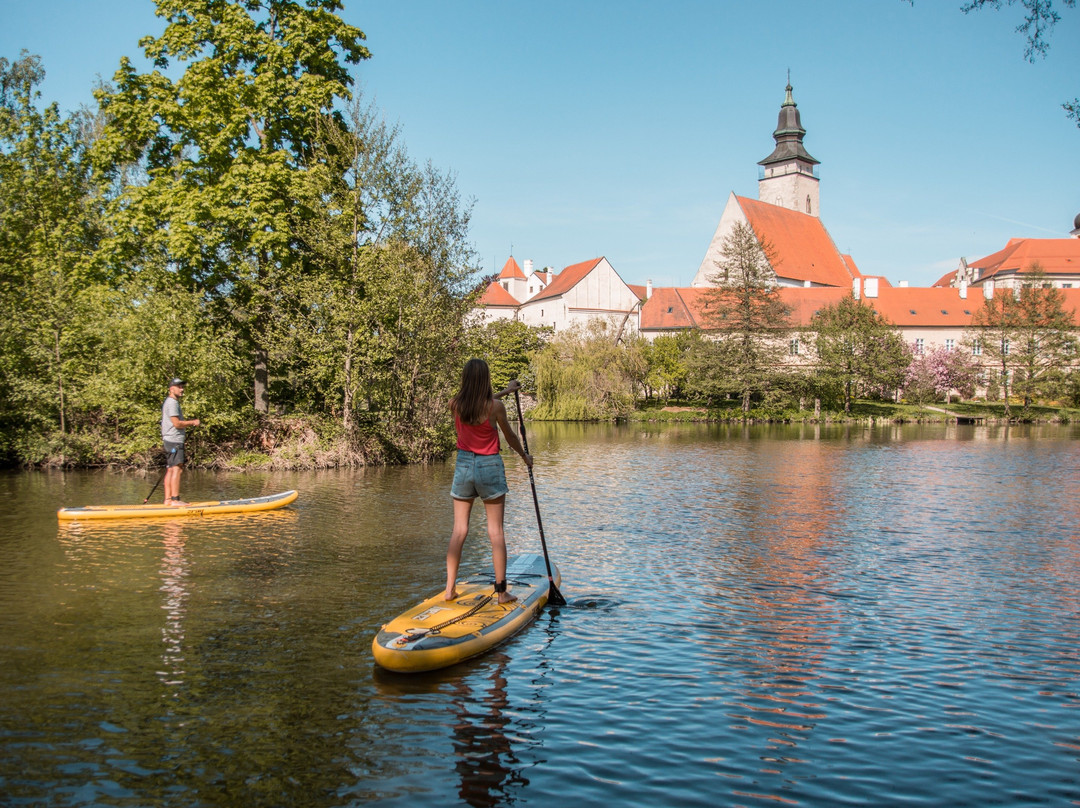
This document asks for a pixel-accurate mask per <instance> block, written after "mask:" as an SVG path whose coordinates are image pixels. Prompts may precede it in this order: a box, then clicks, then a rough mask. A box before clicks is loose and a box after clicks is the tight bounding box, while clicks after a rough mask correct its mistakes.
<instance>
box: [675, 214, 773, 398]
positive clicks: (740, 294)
mask: <svg viewBox="0 0 1080 808" xmlns="http://www.w3.org/2000/svg"><path fill="white" fill-rule="evenodd" d="M775 264H776V257H775V254H774V251H773V249H772V246H771V245H770V244H769V243H768V242H761V241H759V240H758V237H757V235H756V234H755V233H754V231H753V229H752V228H751V227H750V226H749V225H748V224H746V223H744V222H738V223H737V224H735V226H734V227H733V228H732V229H731V232H729V233H728V234H727V236H725V237H724V241H723V243H722V244H721V247H720V258H719V259H718V260H717V262H716V268H717V271H716V273H715V274H714V275H713V276H712V278H711V279H710V280H712V282H713V283H715V284H716V286H715V287H713V288H712V289H710V290H709V292H708V293H707V299H706V302H705V313H704V316H703V321H704V322H703V325H704V327H705V328H706V329H707V330H708V331H709V337H710V340H709V342H711V344H708V345H706V344H705V343H704V342H703V343H701V344H700V345H698V346H697V347H696V350H695V351H694V353H693V355H692V357H691V358H690V360H689V361H690V367H691V368H692V369H693V377H694V386H695V388H696V389H697V390H698V391H700V392H701V393H703V394H705V395H707V396H709V397H712V398H716V397H718V396H720V395H723V394H725V393H734V394H736V395H738V396H739V397H740V398H741V400H742V408H743V412H749V410H750V399H751V396H753V395H755V394H756V395H759V396H760V395H766V394H768V391H769V390H770V388H772V387H773V386H774V385H775V383H776V368H777V367H778V366H779V365H780V359H781V357H782V355H783V352H784V350H785V337H786V335H787V333H788V332H789V331H790V327H789V325H788V315H789V314H790V312H789V310H788V308H787V306H786V305H785V304H784V303H783V301H782V300H781V299H780V293H779V290H778V288H777V286H776V272H775V269H774V265H775Z"/></svg>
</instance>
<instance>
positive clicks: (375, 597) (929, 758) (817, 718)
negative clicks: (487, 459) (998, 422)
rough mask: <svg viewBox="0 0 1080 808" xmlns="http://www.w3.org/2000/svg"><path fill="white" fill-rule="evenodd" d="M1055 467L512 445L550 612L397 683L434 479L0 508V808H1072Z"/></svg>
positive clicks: (230, 482) (482, 558)
mask: <svg viewBox="0 0 1080 808" xmlns="http://www.w3.org/2000/svg"><path fill="white" fill-rule="evenodd" d="M1077 437H1080V428H1074V427H1069V428H1063V429H1061V430H1059V431H1058V433H1056V435H1055V434H1054V433H1053V432H1052V431H1049V430H1043V429H1026V428H1024V429H1012V430H1010V431H1009V433H1008V435H1007V436H1006V435H1005V432H1004V430H1001V431H1000V432H998V433H996V432H994V431H993V430H991V429H989V428H980V427H974V428H972V427H955V428H952V427H950V428H945V427H941V428H937V429H926V428H922V427H908V426H903V427H899V426H895V425H891V426H887V427H872V428H867V427H843V428H840V427H831V426H828V425H805V426H804V425H799V426H797V427H792V428H790V429H783V428H779V429H778V428H758V427H751V428H744V427H742V426H737V427H727V426H723V427H718V426H715V425H694V426H690V427H687V428H682V427H680V428H668V427H664V426H659V425H658V426H652V425H645V426H634V427H625V428H620V427H613V426H598V427H595V428H593V427H589V426H583V425H573V426H567V428H566V429H563V428H562V426H560V425H537V426H536V427H535V428H534V431H533V434H532V435H530V438H531V440H530V446H531V448H534V451H535V453H536V457H537V465H538V468H537V472H536V477H537V483H538V486H539V487H540V501H541V504H542V507H543V508H544V514H543V516H544V527H545V532H546V534H547V537H548V543H549V547H550V548H551V549H552V552H553V555H552V558H553V560H554V561H556V563H558V565H559V567H560V569H561V571H562V573H563V584H562V586H561V587H560V588H561V589H562V590H563V591H564V593H565V594H566V595H567V597H568V599H569V601H570V607H568V608H564V609H561V610H558V611H557V612H556V611H546V612H545V613H544V614H543V615H542V616H541V618H540V619H539V620H538V621H537V622H536V623H534V625H533V626H531V627H530V628H529V629H528V630H526V631H524V632H522V633H521V634H519V635H518V636H517V637H516V638H514V639H513V640H512V641H510V642H509V643H507V644H506V645H504V646H502V647H501V648H500V649H499V650H498V651H497V652H495V653H492V654H489V655H485V656H482V657H479V658H477V659H475V660H472V661H470V662H468V663H466V664H463V665H459V666H456V667H454V668H450V669H447V670H445V671H441V672H437V673H435V674H430V675H421V676H417V677H400V676H391V677H390V678H387V677H386V676H385V675H382V674H381V673H380V672H379V671H378V670H377V669H374V670H373V667H372V665H373V663H372V660H371V657H370V651H369V649H370V642H371V637H372V635H373V633H374V632H375V631H376V630H377V628H378V626H379V625H380V624H381V623H382V622H385V621H386V620H387V619H388V618H389V617H390V616H392V615H393V614H396V613H398V612H400V611H401V610H402V609H404V608H406V607H407V606H408V605H409V604H410V603H412V602H415V601H416V600H418V599H419V598H421V597H424V596H426V595H428V594H430V592H431V591H434V587H437V586H438V585H439V581H440V580H441V579H440V576H441V574H442V572H441V569H442V559H443V557H444V553H445V542H446V539H445V536H446V534H447V531H448V530H449V521H450V520H449V519H448V508H447V507H446V489H447V487H448V485H449V475H450V472H451V470H452V466H449V465H441V464H437V465H435V466H431V467H424V468H408V469H385V470H378V471H376V470H367V471H363V472H360V471H356V470H349V471H342V472H319V473H312V474H284V473H282V474H278V473H267V474H264V475H232V476H230V475H206V476H205V477H200V476H199V475H198V474H194V475H193V479H192V480H191V481H189V483H190V484H191V485H192V486H193V490H204V491H208V490H211V489H213V490H214V493H215V494H217V495H219V496H222V497H227V498H232V497H236V496H244V495H255V494H258V493H264V492H266V491H269V490H283V489H287V488H298V489H300V490H301V491H302V492H303V493H302V496H301V499H300V500H298V503H297V506H296V507H295V508H291V509H289V512H275V513H272V514H263V515H259V516H244V515H237V516H236V517H227V516H222V517H217V518H215V519H203V520H184V521H176V522H157V523H143V524H135V523H128V524H113V525H106V524H94V525H89V524H88V525H73V526H71V527H66V526H65V527H58V526H57V524H56V520H55V507H56V505H57V504H58V503H57V500H59V499H64V500H69V501H82V502H86V501H122V500H124V499H125V498H129V499H130V498H132V497H136V496H137V498H138V499H140V500H141V498H142V497H143V496H144V495H145V493H146V489H147V488H148V484H147V483H146V481H144V480H140V479H130V478H128V477H125V476H124V475H112V476H110V475H107V474H103V473H97V472H95V473H88V474H82V473H78V474H67V475H59V474H43V475H25V476H9V477H3V476H0V501H4V502H9V503H18V504H19V505H20V507H19V508H18V509H15V508H11V509H8V510H7V511H3V512H0V528H2V529H0V743H3V744H4V748H5V750H6V751H7V754H6V755H3V756H0V789H2V790H3V792H4V798H5V799H6V800H7V801H9V802H12V803H14V804H20V803H21V804H25V805H37V804H41V805H47V804H65V805H73V806H90V805H110V806H120V805H163V806H183V807H184V808H192V807H193V806H197V807H198V808H201V807H202V806H212V805H220V804H225V803H226V802H229V803H230V804H231V803H235V804H244V805H245V806H260V805H267V806H292V805H298V806H305V808H321V807H322V806H335V807H337V806H360V805H364V804H368V803H377V804H379V805H380V806H381V807H384V806H397V805H400V806H415V805H418V804H419V805H428V804H430V805H459V804H465V805H473V806H481V805H482V806H492V805H511V804H512V805H519V806H539V805H548V804H550V803H551V802H552V801H553V800H559V801H563V802H566V803H567V804H575V805H607V804H612V805H615V804H617V805H631V806H638V805H641V806H645V805H676V804H677V805H680V806H702V808H711V806H712V805H716V804H741V805H760V804H776V803H780V804H792V803H797V804H800V805H833V804H863V805H873V804H883V803H889V802H890V801H892V802H903V803H905V804H910V805H915V806H940V805H960V804H971V805H974V804H991V803H1001V802H1009V801H1012V802H1013V803H1015V804H1021V803H1023V804H1036V803H1038V804H1070V802H1076V801H1080V789H1078V788H1077V785H1076V779H1075V774H1076V771H1077V768H1076V767H1077V762H1078V753H1077V750H1080V700H1078V699H1077V693H1078V692H1080V662H1078V660H1077V654H1076V648H1077V644H1078V642H1080V632H1078V628H1077V627H1078V626H1080V600H1078V595H1077V592H1078V589H1077V587H1076V585H1075V583H1076V581H1077V580H1080V549H1078V541H1080V507H1078V506H1077V498H1076V496H1075V491H1076V490H1078V489H1080V469H1078V467H1080V462H1078V457H1080V452H1078V449H1077V447H1078V444H1077V442H1076V438H1077ZM521 473H522V469H521V468H511V469H508V474H509V475H511V476H514V475H518V477H517V478H516V479H514V480H512V481H511V488H512V490H514V491H519V492H520V491H522V490H524V491H527V486H528V481H527V479H525V478H522V477H521V476H520V475H521ZM20 481H23V482H20ZM127 489H132V490H130V491H129V490H127ZM134 489H138V490H134ZM218 489H220V490H218ZM28 514H29V515H28ZM35 514H36V515H35ZM39 517H40V518H39ZM507 523H508V538H509V539H510V541H511V542H512V543H513V545H514V551H515V552H531V551H537V550H538V549H539V548H538V537H537V535H536V529H535V515H534V514H533V513H532V502H531V500H530V498H529V497H528V496H527V494H526V495H525V496H515V497H511V498H510V499H509V500H508V513H507ZM473 553H474V554H473V556H472V557H471V558H469V559H467V563H469V564H470V565H476V566H482V565H484V564H486V563H487V548H486V547H484V546H483V544H482V543H480V544H477V545H476V546H475V547H474V548H473ZM928 773H930V774H928ZM553 795H557V796H556V797H553Z"/></svg>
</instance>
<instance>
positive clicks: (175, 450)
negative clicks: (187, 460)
mask: <svg viewBox="0 0 1080 808" xmlns="http://www.w3.org/2000/svg"><path fill="white" fill-rule="evenodd" d="M165 465H166V466H168V467H169V468H172V467H173V466H182V465H184V444H182V443H173V442H172V441H170V440H167V441H165Z"/></svg>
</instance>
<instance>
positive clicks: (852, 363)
mask: <svg viewBox="0 0 1080 808" xmlns="http://www.w3.org/2000/svg"><path fill="white" fill-rule="evenodd" d="M810 330H811V331H813V332H814V333H815V334H816V336H815V338H814V350H815V352H816V354H817V372H818V375H819V376H820V377H821V379H822V381H823V382H824V385H823V386H824V388H825V389H826V390H831V391H833V392H834V394H836V395H837V396H838V398H839V400H840V401H842V402H843V405H844V412H845V413H850V412H851V404H852V402H853V401H854V400H855V399H856V398H858V397H860V396H861V395H870V394H883V393H884V392H885V391H889V390H895V389H896V388H899V387H900V385H901V384H902V383H903V381H904V376H905V373H906V372H907V367H908V364H909V362H910V356H911V355H910V351H909V349H908V348H907V346H906V345H905V344H904V340H903V337H901V335H900V332H899V330H898V329H896V328H895V327H894V326H892V325H891V324H890V323H889V322H888V321H887V320H886V319H885V318H884V317H883V316H882V315H881V314H880V313H878V312H877V311H876V310H875V309H874V308H873V307H871V306H870V305H869V304H867V303H865V302H863V301H861V300H856V299H855V298H853V297H850V296H845V297H843V298H841V299H840V301H839V302H837V303H835V304H833V305H830V306H826V307H825V308H824V309H822V310H821V311H819V312H817V313H816V314H815V315H814V316H813V318H812V319H811V321H810Z"/></svg>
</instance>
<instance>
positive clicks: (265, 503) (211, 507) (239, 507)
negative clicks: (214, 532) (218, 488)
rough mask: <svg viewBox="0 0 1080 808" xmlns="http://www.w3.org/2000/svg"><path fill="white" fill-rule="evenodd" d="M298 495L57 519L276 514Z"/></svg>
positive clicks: (90, 508) (65, 514) (67, 513)
mask: <svg viewBox="0 0 1080 808" xmlns="http://www.w3.org/2000/svg"><path fill="white" fill-rule="evenodd" d="M297 495H298V492H297V491H283V492H282V493H280V494H270V495H268V496H265V497H249V498H248V499H220V500H213V501H210V502H191V503H189V504H187V505H180V506H173V505H164V504H162V503H160V502H158V503H156V504H149V505H86V506H84V507H81V508H61V509H60V510H58V511H57V512H56V518H57V519H59V520H60V521H61V522H67V521H75V520H81V519H138V518H153V517H158V518H175V517H178V516H189V517H190V516H210V515H212V514H216V513H248V512H253V511H272V510H275V509H276V508H284V507H285V506H286V505H288V504H289V503H291V502H292V501H293V500H295V499H296V497H297Z"/></svg>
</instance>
